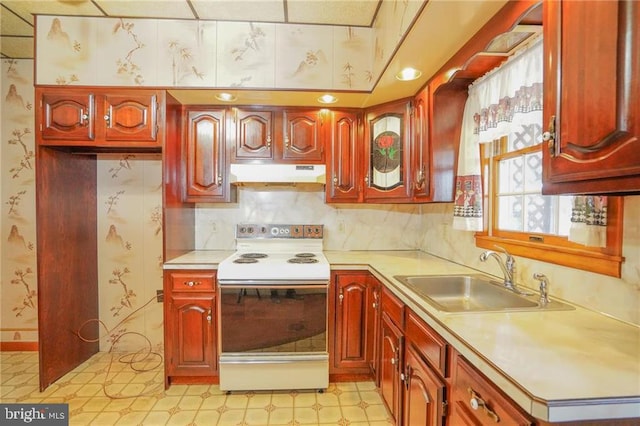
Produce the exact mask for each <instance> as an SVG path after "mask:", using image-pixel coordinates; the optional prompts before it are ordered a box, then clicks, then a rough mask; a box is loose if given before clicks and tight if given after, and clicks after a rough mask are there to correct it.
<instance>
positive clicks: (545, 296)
mask: <svg viewBox="0 0 640 426" xmlns="http://www.w3.org/2000/svg"><path fill="white" fill-rule="evenodd" d="M533 279H534V280H538V281H540V299H538V303H540V306H547V305H548V304H549V279H548V278H547V276H546V275H545V274H541V273H539V272H536V273H534V274H533Z"/></svg>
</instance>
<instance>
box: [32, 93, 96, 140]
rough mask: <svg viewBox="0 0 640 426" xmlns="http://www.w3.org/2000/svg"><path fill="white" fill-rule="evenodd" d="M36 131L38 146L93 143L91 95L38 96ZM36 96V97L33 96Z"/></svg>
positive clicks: (92, 101) (93, 96) (92, 96)
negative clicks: (38, 131) (56, 143)
mask: <svg viewBox="0 0 640 426" xmlns="http://www.w3.org/2000/svg"><path fill="white" fill-rule="evenodd" d="M37 93H39V94H41V96H40V105H39V111H38V113H39V120H38V121H39V123H38V124H39V127H40V135H41V138H42V142H44V143H46V141H47V140H52V141H92V140H94V139H95V119H94V114H95V95H94V94H93V93H85V94H75V93H73V92H71V93H69V92H65V93H61V92H58V91H52V92H41V91H40V90H38V92H37ZM36 96H37V95H36Z"/></svg>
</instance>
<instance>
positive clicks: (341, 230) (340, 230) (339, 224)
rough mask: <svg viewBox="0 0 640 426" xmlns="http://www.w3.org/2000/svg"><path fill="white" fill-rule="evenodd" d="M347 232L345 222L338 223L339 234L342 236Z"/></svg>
mask: <svg viewBox="0 0 640 426" xmlns="http://www.w3.org/2000/svg"><path fill="white" fill-rule="evenodd" d="M346 231H347V228H346V226H345V224H344V220H339V221H338V232H340V233H341V234H344V233H345V232H346Z"/></svg>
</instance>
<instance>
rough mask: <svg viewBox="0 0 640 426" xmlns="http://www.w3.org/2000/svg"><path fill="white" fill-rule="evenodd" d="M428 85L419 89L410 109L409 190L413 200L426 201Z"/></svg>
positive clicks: (428, 181)
mask: <svg viewBox="0 0 640 426" xmlns="http://www.w3.org/2000/svg"><path fill="white" fill-rule="evenodd" d="M429 151H430V150H429V87H428V86H427V87H426V88H425V89H424V90H423V91H421V92H420V93H419V94H418V95H417V96H416V98H415V99H414V101H413V108H412V109H411V191H412V195H413V198H414V200H416V201H427V200H425V199H427V198H428V197H429V196H430V195H431V191H430V190H429V186H430V184H431V182H430V181H431V179H430V162H431V156H430V155H429Z"/></svg>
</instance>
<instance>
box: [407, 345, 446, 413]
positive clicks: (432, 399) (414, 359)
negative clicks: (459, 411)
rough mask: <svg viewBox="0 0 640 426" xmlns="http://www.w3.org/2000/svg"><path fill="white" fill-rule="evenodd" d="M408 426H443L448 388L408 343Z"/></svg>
mask: <svg viewBox="0 0 640 426" xmlns="http://www.w3.org/2000/svg"><path fill="white" fill-rule="evenodd" d="M404 356H405V360H404V362H405V370H404V371H405V372H404V375H405V376H404V383H405V393H404V404H403V414H402V424H403V425H404V426H436V425H443V424H444V421H445V416H446V414H447V411H446V394H447V385H446V383H445V381H444V380H443V379H442V378H440V377H439V376H438V375H437V374H436V373H434V371H433V370H432V368H431V367H430V366H429V365H428V364H427V363H426V362H425V361H424V359H423V356H422V354H420V352H419V351H418V350H417V349H415V348H414V346H413V345H411V344H409V343H407V345H406V348H405V353H404Z"/></svg>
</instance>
